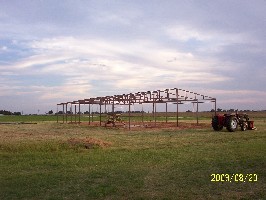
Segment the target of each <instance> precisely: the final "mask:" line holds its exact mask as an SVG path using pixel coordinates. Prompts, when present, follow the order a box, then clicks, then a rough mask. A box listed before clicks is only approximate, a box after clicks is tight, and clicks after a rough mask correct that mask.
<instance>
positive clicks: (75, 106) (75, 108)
mask: <svg viewBox="0 0 266 200" xmlns="http://www.w3.org/2000/svg"><path fill="white" fill-rule="evenodd" d="M75 123H77V105H76V104H75Z"/></svg>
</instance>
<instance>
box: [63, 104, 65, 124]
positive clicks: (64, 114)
mask: <svg viewBox="0 0 266 200" xmlns="http://www.w3.org/2000/svg"><path fill="white" fill-rule="evenodd" d="M63 123H65V104H64V103H63Z"/></svg>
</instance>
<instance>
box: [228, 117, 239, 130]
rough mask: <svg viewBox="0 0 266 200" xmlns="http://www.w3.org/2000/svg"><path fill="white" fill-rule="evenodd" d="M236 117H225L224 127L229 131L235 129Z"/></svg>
mask: <svg viewBox="0 0 266 200" xmlns="http://www.w3.org/2000/svg"><path fill="white" fill-rule="evenodd" d="M237 125H238V124H237V119H236V118H235V117H230V118H228V119H227V123H226V129H227V130H228V131H230V132H234V131H235V130H236V129H237Z"/></svg>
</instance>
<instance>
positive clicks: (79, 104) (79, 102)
mask: <svg viewBox="0 0 266 200" xmlns="http://www.w3.org/2000/svg"><path fill="white" fill-rule="evenodd" d="M80 114H81V113H80V102H79V124H80Z"/></svg>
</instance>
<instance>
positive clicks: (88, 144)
mask: <svg viewBox="0 0 266 200" xmlns="http://www.w3.org/2000/svg"><path fill="white" fill-rule="evenodd" d="M67 142H68V144H70V145H71V146H81V147H84V148H86V149H93V148H98V147H100V148H105V147H109V146H111V143H110V142H106V141H103V140H99V139H95V138H84V139H79V138H71V139H69V140H68V141H67Z"/></svg>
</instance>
